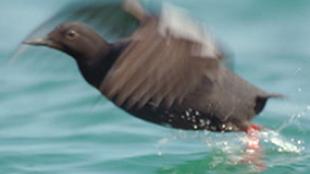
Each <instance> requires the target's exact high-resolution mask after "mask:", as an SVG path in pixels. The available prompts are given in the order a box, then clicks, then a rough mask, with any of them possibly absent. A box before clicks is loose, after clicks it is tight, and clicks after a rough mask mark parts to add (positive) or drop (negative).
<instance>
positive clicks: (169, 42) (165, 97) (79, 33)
mask: <svg viewBox="0 0 310 174" xmlns="http://www.w3.org/2000/svg"><path fill="white" fill-rule="evenodd" d="M126 9H127V11H129V12H130V13H131V14H132V15H134V16H135V17H136V18H137V19H138V20H139V21H140V27H139V28H138V29H137V30H136V31H135V32H134V33H133V34H132V36H131V37H130V38H127V39H124V40H121V41H118V42H115V43H112V44H111V43H108V42H106V41H105V40H104V39H103V38H102V37H101V36H100V35H99V34H97V33H96V32H95V31H94V30H92V29H90V28H89V27H87V26H85V25H83V24H80V23H65V24H63V25H61V26H59V27H57V28H56V29H55V30H54V31H52V32H51V33H50V34H49V35H48V38H47V40H48V41H46V40H45V41H44V42H42V40H41V41H40V42H39V41H30V42H27V43H28V44H33V45H44V46H49V47H52V48H55V49H58V50H60V51H63V52H65V53H67V54H69V55H71V56H72V57H73V58H74V59H75V60H76V62H77V64H78V67H79V69H80V72H81V74H82V75H83V77H84V78H85V80H86V81H87V82H88V83H89V84H91V85H92V86H94V87H95V88H97V89H98V90H99V91H100V92H101V93H102V94H103V95H104V96H106V97H108V98H109V99H110V100H111V101H113V102H114V103H115V104H116V105H118V106H119V107H121V108H122V109H124V110H125V111H127V112H129V113H131V114H132V115H134V116H136V117H139V118H142V119H144V120H148V121H151V122H154V123H157V124H161V125H169V126H171V127H174V128H181V129H193V130H211V131H246V130H247V129H248V127H250V125H251V124H250V120H251V119H252V118H253V117H254V116H255V115H257V114H258V113H260V112H261V111H262V109H263V108H264V106H265V103H266V101H267V99H268V98H270V97H273V96H274V95H273V94H270V93H267V92H265V91H263V90H260V89H258V88H257V87H255V86H253V85H251V84H249V83H248V82H246V81H245V80H243V79H241V78H240V77H239V76H237V75H236V74H234V73H233V72H231V71H230V70H229V69H228V68H227V67H226V66H224V64H223V63H222V59H223V54H222V53H221V52H220V51H219V50H218V49H217V48H216V46H215V44H214V43H213V42H212V41H210V38H208V37H207V35H206V34H205V33H204V32H202V31H200V28H199V27H196V28H195V29H194V30H193V31H189V35H188V33H187V32H185V33H184V32H180V33H178V32H177V31H175V28H174V27H173V26H169V25H168V26H167V25H166V23H165V22H164V20H165V19H166V16H164V17H163V16H153V15H149V14H148V13H146V12H144V11H143V9H142V8H140V7H138V6H127V7H126ZM192 27H194V26H192ZM191 32H192V33H191ZM191 34H193V35H191ZM196 36H198V37H196ZM51 42H52V43H51Z"/></svg>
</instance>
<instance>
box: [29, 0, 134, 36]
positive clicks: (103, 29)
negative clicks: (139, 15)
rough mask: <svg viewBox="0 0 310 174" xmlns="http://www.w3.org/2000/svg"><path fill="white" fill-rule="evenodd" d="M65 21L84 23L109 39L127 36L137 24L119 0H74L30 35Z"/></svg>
mask: <svg viewBox="0 0 310 174" xmlns="http://www.w3.org/2000/svg"><path fill="white" fill-rule="evenodd" d="M67 21H80V22H83V23H86V24H88V25H90V26H92V27H94V28H95V29H96V31H98V32H100V33H101V34H102V35H103V36H104V37H105V38H106V37H107V38H108V39H109V40H116V39H119V38H122V37H125V36H128V35H129V34H131V33H132V32H133V31H134V30H135V29H136V27H137V26H138V25H139V21H138V20H137V19H136V18H135V17H133V16H132V15H130V14H128V13H127V12H126V11H124V9H123V1H121V0H110V1H99V0H91V1H87V2H85V1H76V2H75V3H73V4H69V5H68V6H66V7H65V8H63V9H62V10H60V11H59V12H58V13H57V14H55V15H54V16H53V17H52V18H51V19H49V20H47V21H46V22H45V23H43V24H42V25H41V26H39V27H38V28H37V29H36V30H35V31H34V32H33V33H32V35H33V34H35V33H36V32H39V31H40V30H46V29H49V30H51V27H52V28H54V27H55V26H57V25H58V24H60V23H63V22H67Z"/></svg>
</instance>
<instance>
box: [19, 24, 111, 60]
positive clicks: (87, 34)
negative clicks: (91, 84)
mask: <svg viewBox="0 0 310 174" xmlns="http://www.w3.org/2000/svg"><path fill="white" fill-rule="evenodd" d="M24 44H28V45H36V46H47V47H50V48H53V49H56V50H59V51H62V52H65V53H67V54H69V55H70V56H72V57H74V58H75V59H76V60H77V61H88V60H90V59H94V58H97V57H98V56H101V55H104V54H105V53H106V52H108V49H109V44H108V43H107V42H106V41H105V40H104V39H103V38H102V37H101V36H100V35H99V34H98V33H97V32H96V31H95V30H93V29H92V28H90V27H88V26H86V25H85V24H82V23H78V22H70V23H63V24H61V25H59V26H57V27H56V28H55V29H54V30H53V31H51V32H50V33H49V34H48V35H47V36H46V37H44V38H36V39H32V40H26V41H24Z"/></svg>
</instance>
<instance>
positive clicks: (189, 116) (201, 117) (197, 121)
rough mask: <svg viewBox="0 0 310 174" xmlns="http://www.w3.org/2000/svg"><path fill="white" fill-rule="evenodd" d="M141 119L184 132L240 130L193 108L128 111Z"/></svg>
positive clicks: (148, 107) (144, 108) (145, 108)
mask: <svg viewBox="0 0 310 174" xmlns="http://www.w3.org/2000/svg"><path fill="white" fill-rule="evenodd" d="M126 111H127V112H129V113H130V114H132V115H133V116H135V117H138V118H140V119H143V120H146V121H149V122H152V123H155V124H159V125H162V126H166V127H172V128H177V129H184V130H209V131H215V132H230V131H238V130H239V129H238V128H237V127H236V126H235V125H234V124H232V123H231V122H229V121H227V122H223V121H221V120H219V119H217V117H216V116H215V115H212V114H211V113H209V114H208V113H202V112H200V111H198V110H194V109H192V108H188V109H185V110H183V111H180V110H173V109H171V110H164V109H161V108H153V107H152V106H146V107H143V108H141V109H130V110H126Z"/></svg>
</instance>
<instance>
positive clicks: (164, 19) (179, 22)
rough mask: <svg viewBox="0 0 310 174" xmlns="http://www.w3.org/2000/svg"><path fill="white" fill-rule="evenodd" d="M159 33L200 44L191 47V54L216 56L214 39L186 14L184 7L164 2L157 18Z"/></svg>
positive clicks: (208, 56) (217, 52)
mask: <svg viewBox="0 0 310 174" xmlns="http://www.w3.org/2000/svg"><path fill="white" fill-rule="evenodd" d="M158 30H159V32H160V34H161V35H162V36H163V37H165V36H168V35H172V36H173V37H175V38H184V39H187V40H190V41H193V42H196V43H198V44H200V45H201V46H198V47H194V48H193V50H192V51H193V55H195V56H199V57H207V58H217V57H218V55H219V51H218V49H217V47H216V44H215V42H214V40H213V39H212V38H211V37H210V36H209V35H208V33H207V31H206V30H205V29H204V28H203V27H202V25H200V24H199V23H198V22H196V21H194V20H193V19H192V18H191V17H190V16H189V15H187V13H186V11H185V10H184V9H181V8H179V7H175V6H173V5H170V4H167V3H164V4H163V9H162V12H161V15H160V19H159V28H158Z"/></svg>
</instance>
